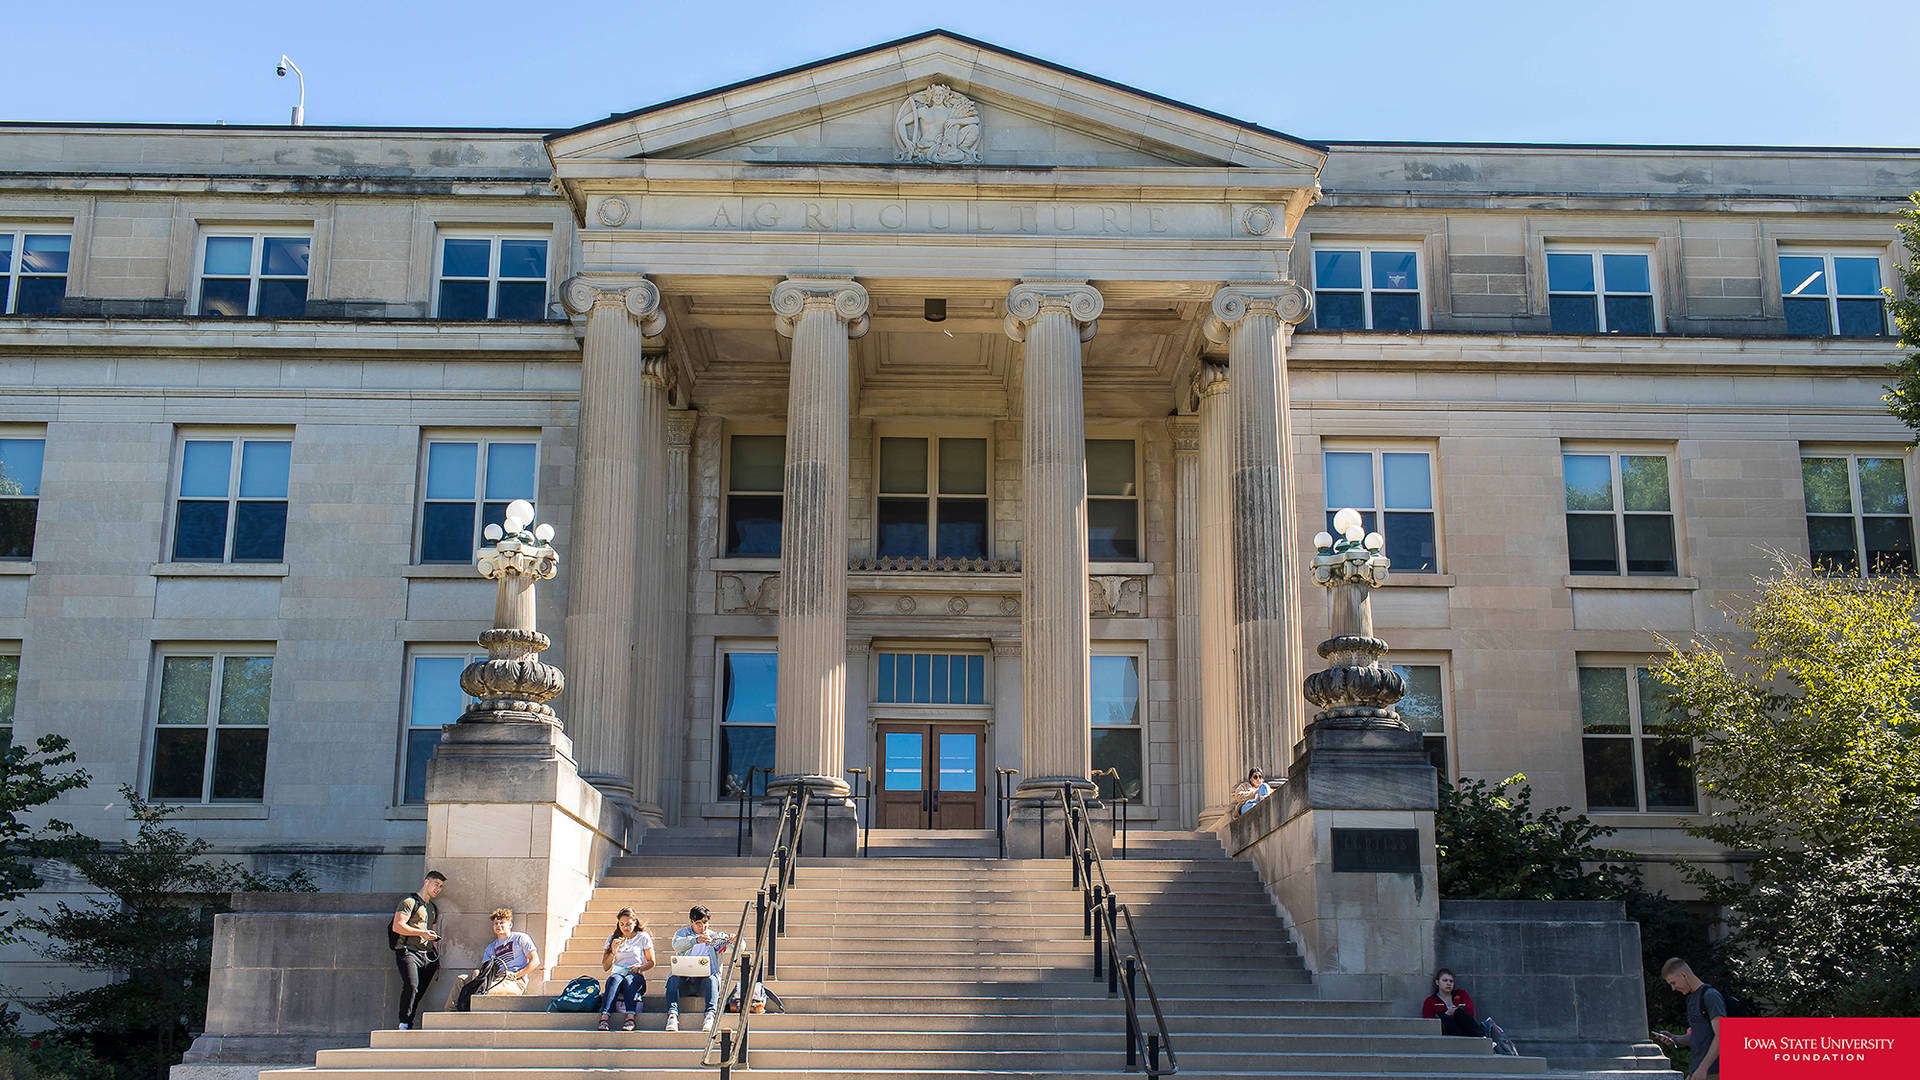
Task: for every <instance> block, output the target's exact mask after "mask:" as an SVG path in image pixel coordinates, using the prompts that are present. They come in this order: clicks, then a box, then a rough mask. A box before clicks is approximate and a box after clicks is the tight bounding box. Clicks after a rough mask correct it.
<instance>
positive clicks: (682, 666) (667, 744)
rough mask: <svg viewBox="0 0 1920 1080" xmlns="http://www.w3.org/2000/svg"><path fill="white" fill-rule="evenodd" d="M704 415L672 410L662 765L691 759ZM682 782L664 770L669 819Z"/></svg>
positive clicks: (663, 598)
mask: <svg viewBox="0 0 1920 1080" xmlns="http://www.w3.org/2000/svg"><path fill="white" fill-rule="evenodd" d="M699 418H700V414H699V413H696V412H693V411H691V410H676V411H673V412H670V413H668V414H667V476H666V489H667V510H666V521H667V557H666V559H665V560H664V561H663V562H662V564H661V572H660V603H661V610H662V611H664V612H665V613H666V617H665V618H664V619H663V620H662V621H661V626H660V635H661V638H660V645H661V648H660V664H659V683H658V687H657V689H656V690H655V692H656V693H657V694H658V695H659V697H660V701H661V712H660V725H661V727H660V732H659V738H658V739H656V740H655V745H656V746H658V747H659V753H660V760H661V762H662V764H663V765H664V764H665V763H668V762H673V763H683V762H685V761H686V760H687V753H686V741H687V730H686V715H687V714H686V706H687V554H688V545H689V543H690V540H689V533H688V520H687V515H688V498H689V495H690V488H689V483H690V476H689V473H688V469H689V468H690V466H691V464H692V454H691V451H692V449H693V429H694V425H695V423H696V422H697V421H698V420H699ZM641 752H642V753H644V752H645V750H644V748H642V750H641ZM681 781H682V777H681V776H673V775H666V774H664V773H663V774H662V775H661V777H660V803H661V807H660V808H661V811H662V812H663V813H664V814H665V816H666V819H667V822H668V823H669V824H678V823H679V820H680V802H681Z"/></svg>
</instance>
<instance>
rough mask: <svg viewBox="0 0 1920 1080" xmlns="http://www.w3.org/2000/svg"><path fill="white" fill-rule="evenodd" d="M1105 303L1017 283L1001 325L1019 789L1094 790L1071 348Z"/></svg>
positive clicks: (1080, 418) (1083, 458)
mask: <svg viewBox="0 0 1920 1080" xmlns="http://www.w3.org/2000/svg"><path fill="white" fill-rule="evenodd" d="M1103 307H1104V301H1103V299H1102V298H1101V296H1100V294H1099V292H1097V291H1096V290H1094V289H1093V288H1092V287H1091V286H1089V285H1087V284H1085V283H1084V282H1048V281H1035V282H1021V283H1020V284H1019V285H1016V286H1014V287H1013V289H1012V291H1011V292H1009V293H1008V294H1007V317H1006V329H1007V333H1008V335H1009V336H1011V337H1012V338H1013V339H1014V340H1015V341H1021V342H1024V343H1025V345H1026V350H1025V351H1026V356H1025V362H1024V366H1023V377H1024V379H1025V385H1024V388H1023V390H1022V400H1023V402H1024V412H1025V415H1024V417H1023V418H1022V430H1021V436H1022V438H1021V443H1022V445H1021V453H1022V455H1023V468H1022V474H1021V501H1022V542H1021V546H1020V637H1021V649H1022V659H1021V693H1020V700H1021V706H1022V715H1021V758H1022V761H1023V763H1024V768H1025V774H1024V775H1023V776H1022V777H1021V780H1020V786H1021V788H1022V789H1034V788H1050V789H1055V790H1057V789H1058V787H1059V785H1060V783H1061V782H1062V781H1063V780H1066V781H1072V782H1074V783H1075V784H1077V785H1079V786H1081V787H1084V788H1087V789H1089V790H1090V789H1092V787H1093V784H1092V783H1091V781H1089V780H1088V778H1087V774H1088V772H1089V771H1090V770H1091V768H1092V754H1093V751H1092V729H1091V727H1090V726H1089V724H1090V713H1089V712H1088V699H1089V696H1090V694H1089V689H1088V671H1087V660H1088V649H1087V633H1088V611H1087V425H1086V407H1085V402H1084V400H1083V399H1082V396H1081V381H1080V346H1081V344H1082V343H1083V342H1086V341H1090V340H1092V339H1093V334H1094V330H1095V327H1096V320H1098V318H1099V317H1100V312H1101V310H1102V308H1103Z"/></svg>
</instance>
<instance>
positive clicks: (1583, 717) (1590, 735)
mask: <svg viewBox="0 0 1920 1080" xmlns="http://www.w3.org/2000/svg"><path fill="white" fill-rule="evenodd" d="M1670 725H1671V717H1670V715H1669V713H1668V711H1667V706H1666V704H1665V699H1664V698H1663V697H1662V696H1661V692H1660V684H1659V682H1658V681H1657V680H1655V679H1654V677H1653V673H1652V672H1651V671H1649V670H1648V669H1646V668H1643V667H1628V666H1625V665H1622V666H1620V667H1582V668H1581V669H1580V736H1581V738H1580V752H1581V757H1582V759H1583V762H1584V765H1585V769H1586V778H1587V811H1588V812H1589V813H1592V812H1595V811H1600V810H1629V811H1640V810H1646V811H1655V812H1666V813H1674V812H1682V813H1692V812H1694V811H1696V810H1698V809H1699V800H1698V798H1697V797H1696V796H1695V794H1694V787H1693V747H1692V744H1691V743H1690V742H1689V741H1688V740H1686V739H1683V738H1678V737H1675V736H1673V735H1671V734H1669V729H1670Z"/></svg>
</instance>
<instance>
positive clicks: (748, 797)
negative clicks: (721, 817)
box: [733, 765, 773, 859]
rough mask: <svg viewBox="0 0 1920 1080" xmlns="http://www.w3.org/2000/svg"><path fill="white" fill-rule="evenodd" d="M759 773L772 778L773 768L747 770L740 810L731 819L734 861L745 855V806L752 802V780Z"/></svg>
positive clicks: (763, 766) (742, 788)
mask: <svg viewBox="0 0 1920 1080" xmlns="http://www.w3.org/2000/svg"><path fill="white" fill-rule="evenodd" d="M759 773H766V774H767V775H768V776H772V775H773V768H772V767H771V766H765V765H755V766H753V767H752V768H750V769H748V770H747V779H746V782H745V783H743V784H741V785H740V810H739V812H738V813H737V814H735V815H734V819H733V857H734V858H736V859H738V858H741V857H742V856H744V855H746V853H747V817H748V815H747V804H748V803H750V802H751V801H752V800H753V778H754V776H755V775H756V774H759ZM766 790H767V789H766V788H761V789H760V791H761V793H762V794H764V793H765V792H766Z"/></svg>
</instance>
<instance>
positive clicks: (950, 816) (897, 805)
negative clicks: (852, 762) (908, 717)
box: [874, 720, 987, 829]
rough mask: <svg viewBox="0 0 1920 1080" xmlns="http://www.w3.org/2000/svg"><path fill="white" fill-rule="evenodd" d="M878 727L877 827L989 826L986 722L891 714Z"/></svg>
mask: <svg viewBox="0 0 1920 1080" xmlns="http://www.w3.org/2000/svg"><path fill="white" fill-rule="evenodd" d="M875 731H876V733H877V734H876V744H875V746H874V760H875V761H876V762H878V763H879V764H880V769H879V773H880V782H879V784H877V785H876V788H877V790H876V791H875V792H874V801H875V802H876V803H877V804H878V805H877V806H876V807H875V808H874V826H875V827H877V828H882V829H984V828H986V827H987V786H986V784H987V767H986V760H987V758H986V755H987V729H986V727H985V725H981V724H941V723H906V722H901V721H894V720H887V721H882V722H880V723H879V724H877V725H875Z"/></svg>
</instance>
